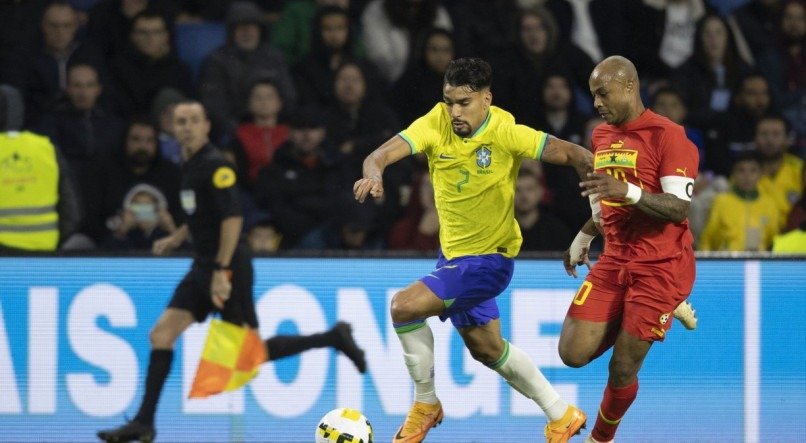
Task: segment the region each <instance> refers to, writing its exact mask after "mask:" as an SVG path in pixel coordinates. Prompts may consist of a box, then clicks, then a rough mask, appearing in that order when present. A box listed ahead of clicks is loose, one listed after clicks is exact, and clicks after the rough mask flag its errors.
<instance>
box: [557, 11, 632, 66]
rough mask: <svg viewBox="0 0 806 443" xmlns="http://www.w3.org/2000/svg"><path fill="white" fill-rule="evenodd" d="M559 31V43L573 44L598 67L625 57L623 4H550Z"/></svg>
mask: <svg viewBox="0 0 806 443" xmlns="http://www.w3.org/2000/svg"><path fill="white" fill-rule="evenodd" d="M545 6H546V8H548V9H549V10H550V11H551V12H552V14H554V18H555V19H557V25H558V26H559V29H560V41H571V42H573V43H574V44H575V45H577V46H579V48H580V49H582V50H583V51H585V53H586V54H588V56H589V57H590V58H591V60H593V61H594V62H595V63H598V62H599V61H601V60H602V59H603V58H604V57H606V56H608V55H614V54H623V53H624V49H625V46H626V41H625V29H626V28H627V25H626V24H625V23H624V11H623V10H622V8H623V2H621V1H616V2H614V1H609V0H547V1H546V3H545Z"/></svg>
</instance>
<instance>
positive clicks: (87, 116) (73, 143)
mask: <svg viewBox="0 0 806 443" xmlns="http://www.w3.org/2000/svg"><path fill="white" fill-rule="evenodd" d="M104 89H105V88H104V86H103V85H102V84H101V79H100V76H99V74H98V71H97V70H96V68H95V67H93V66H91V65H86V64H77V65H74V66H71V67H70V69H69V70H68V71H67V87H66V89H65V94H64V97H63V99H62V100H61V101H60V102H58V103H57V104H55V105H54V107H53V108H54V109H53V110H52V111H50V112H47V113H45V114H44V115H42V118H41V120H40V121H39V123H38V125H37V126H38V127H39V129H40V131H41V132H42V133H43V134H45V135H47V136H49V137H50V139H51V140H52V141H53V142H54V143H55V144H56V145H57V146H59V149H60V150H61V152H62V154H64V155H65V157H66V158H67V160H68V161H69V162H70V164H71V165H72V167H73V169H74V171H75V173H76V174H81V175H83V174H84V173H85V172H86V171H88V169H86V166H89V165H88V164H87V163H93V162H97V161H100V159H101V158H103V157H105V156H108V155H110V154H111V153H112V152H113V150H114V147H115V146H117V145H118V143H120V140H121V139H122V137H123V131H124V123H123V121H122V120H121V119H120V118H119V117H117V116H116V115H114V114H112V113H111V112H109V111H107V110H106V109H104V108H102V107H101V106H99V103H98V102H99V99H100V97H101V95H102V94H103V92H104ZM82 188H83V187H82Z"/></svg>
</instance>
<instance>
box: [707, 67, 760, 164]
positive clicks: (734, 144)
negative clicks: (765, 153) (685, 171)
mask: <svg viewBox="0 0 806 443" xmlns="http://www.w3.org/2000/svg"><path fill="white" fill-rule="evenodd" d="M732 95H733V103H732V105H731V107H730V110H729V111H728V112H727V113H723V114H721V115H720V117H719V122H718V123H717V124H716V128H715V129H713V130H708V131H707V132H706V134H705V135H706V142H705V143H706V148H705V154H706V156H705V166H704V169H707V170H711V171H714V173H716V174H719V175H725V176H727V175H728V173H729V171H730V165H731V164H732V163H733V161H734V160H735V159H736V158H737V156H738V155H739V154H741V153H742V152H745V151H749V150H752V149H753V148H754V146H753V139H754V137H755V130H756V124H757V123H758V122H759V120H761V118H762V117H764V116H765V115H767V114H768V113H770V112H771V111H772V97H771V96H770V88H769V84H768V83H767V79H765V78H764V76H762V75H761V74H759V73H753V74H750V75H748V76H747V77H745V78H744V79H742V81H741V82H740V83H739V88H738V90H736V91H734V92H733V94H732Z"/></svg>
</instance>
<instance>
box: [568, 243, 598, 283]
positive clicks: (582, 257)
mask: <svg viewBox="0 0 806 443" xmlns="http://www.w3.org/2000/svg"><path fill="white" fill-rule="evenodd" d="M573 249H575V248H574V247H573V245H571V247H570V248H568V249H567V250H566V251H565V252H563V266H565V273H566V274H568V275H570V276H572V277H574V278H577V277H579V276H578V275H577V269H576V268H577V266H579V265H582V264H584V265H585V266H587V267H588V269H590V268H591V262H590V259H589V258H588V248H582V249H581V250H579V251H574V250H573ZM572 254H573V255H575V256H576V258H575V259H574V260H571V257H572Z"/></svg>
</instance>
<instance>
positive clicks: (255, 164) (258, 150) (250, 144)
mask: <svg viewBox="0 0 806 443" xmlns="http://www.w3.org/2000/svg"><path fill="white" fill-rule="evenodd" d="M289 132H290V128H289V127H288V126H286V125H277V126H275V127H273V128H265V127H261V126H258V125H256V124H254V123H244V124H242V125H240V126H238V129H236V130H235V137H237V138H238V141H240V142H241V146H243V150H244V154H245V155H246V164H247V171H246V175H247V177H248V178H249V181H250V182H253V183H254V182H255V180H257V175H258V172H260V170H261V169H262V168H263V167H264V166H266V165H268V164H269V163H271V161H272V159H273V158H274V153H275V152H276V151H277V148H279V147H280V145H282V144H283V143H285V141H286V140H288V134H289Z"/></svg>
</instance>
